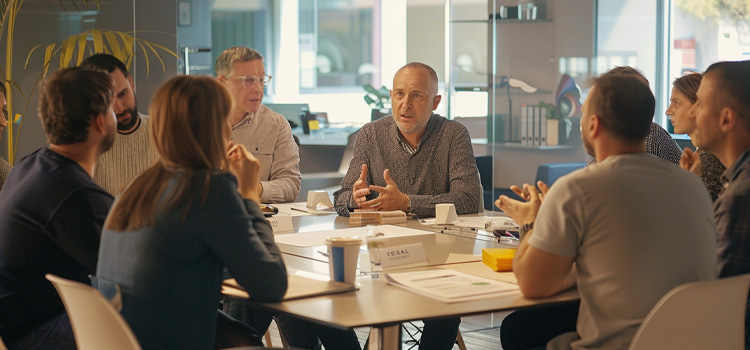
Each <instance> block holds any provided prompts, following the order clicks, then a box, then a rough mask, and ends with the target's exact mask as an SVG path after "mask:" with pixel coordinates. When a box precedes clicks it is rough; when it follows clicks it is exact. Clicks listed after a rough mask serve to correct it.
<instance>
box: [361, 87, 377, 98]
mask: <svg viewBox="0 0 750 350" xmlns="http://www.w3.org/2000/svg"><path fill="white" fill-rule="evenodd" d="M362 87H363V88H364V89H365V91H367V92H369V93H371V94H373V95H375V96H378V95H379V94H378V90H376V89H375V88H374V87H372V85H370V84H365V85H364V86H362Z"/></svg>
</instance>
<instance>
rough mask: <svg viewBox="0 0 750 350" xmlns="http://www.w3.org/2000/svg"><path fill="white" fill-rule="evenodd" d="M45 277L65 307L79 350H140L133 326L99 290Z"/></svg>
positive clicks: (61, 279)
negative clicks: (126, 321) (131, 326)
mask: <svg viewBox="0 0 750 350" xmlns="http://www.w3.org/2000/svg"><path fill="white" fill-rule="evenodd" d="M45 277H46V278H47V279H48V280H49V281H50V282H52V285H54V286H55V289H57V293H58V294H60V299H62V301H63V304H65V310H67V312H68V317H69V318H70V325H71V326H72V327H73V334H74V335H75V338H76V344H77V345H78V349H81V350H88V349H114V350H119V349H122V350H140V349H141V345H140V344H139V343H138V339H136V337H135V335H134V334H133V331H132V330H131V329H130V326H128V324H127V323H125V320H124V319H123V318H122V316H121V315H120V313H119V312H117V310H115V309H114V307H112V305H111V304H110V303H109V301H107V299H105V298H104V297H102V295H101V294H99V292H98V291H97V290H96V289H94V288H92V287H91V286H89V285H86V284H83V283H79V282H75V281H70V280H67V279H64V278H61V277H58V276H55V275H52V274H47V275H46V276H45Z"/></svg>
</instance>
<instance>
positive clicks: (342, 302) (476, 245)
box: [250, 212, 578, 349]
mask: <svg viewBox="0 0 750 350" xmlns="http://www.w3.org/2000/svg"><path fill="white" fill-rule="evenodd" d="M487 215H490V216H494V215H498V213H496V212H488V213H487ZM292 219H293V220H292V222H293V226H294V231H295V232H297V233H301V234H304V233H306V232H316V231H324V230H330V231H333V232H332V235H335V231H336V230H340V229H345V228H350V226H349V218H345V217H340V216H337V215H335V214H332V215H323V216H296V217H293V218H292ZM403 226H406V227H410V228H419V229H423V230H428V231H432V232H435V231H438V232H436V233H435V235H427V236H428V237H431V239H432V241H431V242H432V245H430V244H429V243H428V245H426V248H429V250H431V253H430V254H428V255H429V257H428V260H430V264H429V265H432V266H429V267H419V268H413V267H412V268H409V269H410V270H423V269H435V268H450V269H455V270H459V271H462V272H467V273H470V272H468V271H469V270H471V269H467V268H468V267H471V264H473V265H475V266H474V267H473V268H476V265H477V264H478V265H479V266H480V267H484V266H482V265H481V263H479V262H470V263H466V262H458V263H455V264H448V265H445V263H446V260H447V257H448V256H449V255H450V254H455V253H459V254H466V255H469V254H474V255H481V249H482V248H486V247H506V246H505V245H503V244H500V243H498V242H493V240H491V239H490V240H483V239H476V233H473V236H472V234H471V233H467V232H464V233H462V234H460V235H452V234H442V233H439V230H440V229H441V228H442V227H440V226H423V225H421V224H420V223H419V222H418V221H417V220H413V219H412V220H408V221H407V223H406V224H405V225H403ZM281 235H283V234H278V235H276V236H277V237H279V236H281ZM422 238H424V237H422ZM279 247H280V248H281V250H282V252H283V254H284V261H285V263H286V264H287V266H289V267H290V269H292V270H293V269H297V270H302V271H306V272H313V273H316V274H320V275H327V274H328V258H327V257H326V256H325V255H323V254H321V253H320V252H321V251H325V246H315V247H298V246H292V245H286V244H279ZM441 258H444V259H443V260H442V261H440V259H441ZM438 265H439V266H438ZM392 270H396V269H391V270H389V271H392ZM485 272H488V273H489V272H490V270H489V269H487V271H485ZM492 274H494V273H492ZM504 274H505V275H501V274H498V275H496V276H498V278H497V279H501V280H503V279H504V280H513V277H512V273H504ZM485 277H486V276H485ZM501 277H504V278H501ZM357 281H358V284H359V286H360V288H359V290H358V291H355V292H347V293H341V294H332V295H324V296H317V297H311V298H305V299H298V300H290V301H284V302H279V303H259V302H253V301H250V303H251V304H253V305H254V306H257V307H260V308H264V309H267V310H271V311H274V312H279V313H284V314H289V315H292V316H295V317H300V318H303V319H305V320H308V321H311V322H315V323H319V324H323V325H326V326H330V327H335V328H340V329H348V328H350V327H373V329H372V331H371V336H370V348H371V349H399V348H400V342H401V327H400V325H401V323H403V322H407V321H414V320H422V319H427V318H442V317H456V316H469V315H475V314H484V313H490V312H495V311H509V310H515V309H519V308H523V307H529V306H534V305H543V304H554V303H561V302H566V301H570V300H575V299H578V293H577V291H576V290H569V291H566V292H564V293H561V294H559V295H555V296H553V297H551V298H547V299H539V300H530V299H526V298H524V297H523V296H521V295H518V294H515V295H506V296H500V297H497V298H494V299H486V300H477V301H469V302H460V303H452V304H447V303H443V302H440V301H437V300H434V299H431V298H428V297H424V296H421V295H418V294H415V293H412V292H409V291H406V290H404V289H401V288H399V287H395V286H392V285H388V284H387V282H386V281H385V280H382V279H380V274H377V273H376V274H365V275H360V276H358V277H357Z"/></svg>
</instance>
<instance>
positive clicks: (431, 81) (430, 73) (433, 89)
mask: <svg viewBox="0 0 750 350" xmlns="http://www.w3.org/2000/svg"><path fill="white" fill-rule="evenodd" d="M407 69H409V70H411V69H419V70H423V71H424V72H425V73H427V77H428V84H427V93H428V94H429V95H430V97H435V96H436V95H437V91H438V76H437V73H435V70H434V69H432V67H430V66H428V65H426V64H424V63H421V62H411V63H407V64H406V65H405V66H403V67H401V68H400V69H399V70H398V71H397V72H396V75H394V76H393V80H394V81H396V78H397V77H398V76H399V74H400V73H401V72H403V71H404V70H407Z"/></svg>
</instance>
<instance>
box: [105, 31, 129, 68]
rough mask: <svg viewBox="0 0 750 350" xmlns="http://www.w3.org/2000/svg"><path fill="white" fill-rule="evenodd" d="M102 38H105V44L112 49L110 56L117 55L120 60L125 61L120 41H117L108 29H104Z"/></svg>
mask: <svg viewBox="0 0 750 350" xmlns="http://www.w3.org/2000/svg"><path fill="white" fill-rule="evenodd" d="M103 34H104V38H105V39H107V44H109V47H110V48H111V49H112V56H115V57H117V58H118V59H119V60H121V61H125V60H124V57H123V56H122V50H121V49H120V43H119V42H118V41H117V36H116V35H115V33H113V32H112V31H110V30H107V31H104V32H103Z"/></svg>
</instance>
